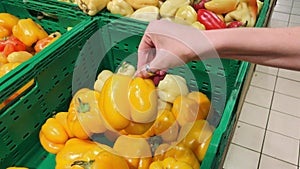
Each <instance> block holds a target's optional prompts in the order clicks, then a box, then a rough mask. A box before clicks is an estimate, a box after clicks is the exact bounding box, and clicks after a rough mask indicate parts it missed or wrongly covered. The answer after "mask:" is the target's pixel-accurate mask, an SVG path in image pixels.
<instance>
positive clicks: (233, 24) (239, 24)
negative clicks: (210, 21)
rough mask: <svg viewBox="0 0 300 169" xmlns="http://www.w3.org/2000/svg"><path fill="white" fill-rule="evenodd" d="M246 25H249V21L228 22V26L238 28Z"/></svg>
mask: <svg viewBox="0 0 300 169" xmlns="http://www.w3.org/2000/svg"><path fill="white" fill-rule="evenodd" d="M245 25H247V23H245V24H244V23H243V22H241V21H233V22H230V23H229V24H227V28H238V27H244V26H245Z"/></svg>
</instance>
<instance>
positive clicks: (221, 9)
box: [204, 0, 239, 14]
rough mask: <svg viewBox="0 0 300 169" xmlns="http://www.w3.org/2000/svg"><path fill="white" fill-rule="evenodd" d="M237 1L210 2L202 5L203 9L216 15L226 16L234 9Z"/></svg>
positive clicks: (213, 0)
mask: <svg viewBox="0 0 300 169" xmlns="http://www.w3.org/2000/svg"><path fill="white" fill-rule="evenodd" d="M238 3H239V0H211V1H208V2H206V3H204V7H205V9H207V10H210V11H212V12H214V13H216V14H226V13H228V12H231V11H233V10H235V9H236V7H237V5H238Z"/></svg>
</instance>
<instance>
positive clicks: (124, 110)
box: [99, 74, 131, 130]
mask: <svg viewBox="0 0 300 169" xmlns="http://www.w3.org/2000/svg"><path fill="white" fill-rule="evenodd" d="M130 82H131V77H129V76H126V75H120V74H113V75H112V76H110V77H109V78H108V79H107V80H106V81H105V83H104V85H103V88H102V91H101V97H100V101H99V108H100V110H101V114H102V116H103V119H104V121H105V123H106V124H107V128H108V129H110V130H122V129H124V128H126V127H127V126H128V125H129V123H130V106H129V103H128V88H129V85H130Z"/></svg>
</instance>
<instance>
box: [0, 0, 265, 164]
mask: <svg viewBox="0 0 300 169" xmlns="http://www.w3.org/2000/svg"><path fill="white" fill-rule="evenodd" d="M0 9H1V8H0ZM3 9H5V8H3ZM267 11H268V1H265V5H264V7H263V10H262V12H261V15H260V18H259V20H258V22H257V26H262V22H264V20H265V19H266V18H265V16H266V14H265V13H266V12H267ZM137 23H140V22H138V21H137V22H128V19H126V18H122V19H116V18H113V17H111V18H108V17H101V16H100V17H95V18H94V19H90V20H85V21H83V22H81V23H79V24H78V26H76V27H74V28H73V29H72V32H71V31H70V32H68V33H66V35H68V36H64V38H60V39H58V40H57V43H53V45H52V48H51V49H52V50H50V49H49V50H45V52H44V54H43V55H40V57H37V58H36V59H35V60H34V61H33V62H32V63H31V64H28V65H26V66H24V67H22V69H19V72H18V74H16V76H14V78H11V79H7V80H6V82H5V83H3V85H2V84H1V87H0V89H1V91H4V90H2V89H5V91H7V92H0V98H3V97H4V98H7V97H8V96H9V94H12V93H14V92H15V91H17V90H18V89H19V88H20V87H22V86H23V85H25V84H26V83H28V82H29V81H30V80H31V79H34V80H35V84H34V86H33V87H32V88H30V89H29V90H28V91H27V92H26V93H25V94H24V95H23V96H22V97H19V98H18V99H17V100H15V101H14V104H12V105H10V107H7V108H6V109H4V110H1V113H0V142H1V143H2V146H1V147H0V160H1V161H0V168H5V167H7V166H13V165H15V166H25V167H29V168H30V169H54V166H55V155H53V154H49V153H47V152H46V151H45V150H44V149H43V148H42V147H41V145H40V143H39V139H38V132H39V130H40V127H41V125H42V124H43V123H44V122H45V120H46V119H47V118H48V117H50V116H52V115H53V114H54V113H55V112H59V111H67V108H68V106H69V103H70V100H71V98H72V94H74V92H76V91H77V90H78V89H80V88H82V87H88V88H92V87H93V83H94V81H95V79H96V77H97V74H98V73H99V72H100V71H101V70H103V69H110V70H115V69H116V68H117V67H118V66H119V65H120V63H121V62H122V61H124V60H126V61H128V62H130V63H133V64H135V63H136V51H137V46H138V44H139V41H140V39H141V37H142V34H143V31H144V30H145V27H146V25H144V24H137ZM99 29H100V30H99ZM248 68H249V64H248V63H246V62H240V61H235V60H226V59H222V60H221V62H220V61H218V60H214V59H211V60H207V61H205V62H200V61H199V62H191V63H190V64H188V65H186V66H182V67H179V68H174V69H172V70H170V72H171V73H174V74H179V75H182V76H183V77H185V78H186V79H187V82H188V84H189V86H190V88H191V89H197V90H200V91H202V92H204V93H205V94H207V95H208V96H209V98H210V99H211V101H212V104H213V107H214V109H215V111H214V112H213V117H211V118H210V123H212V124H213V125H215V126H216V130H215V132H214V134H213V137H212V140H211V143H210V145H209V147H208V150H207V154H206V156H205V158H204V161H203V162H202V164H201V169H211V168H218V167H219V164H220V160H221V159H222V156H223V152H224V148H225V147H226V145H227V144H228V136H229V135H230V132H231V130H232V126H233V124H234V120H235V116H236V113H235V111H236V108H237V104H238V101H239V95H240V92H241V86H242V84H243V81H244V78H245V76H246V73H247V70H248ZM20 70H22V71H20ZM186 70H187V71H188V75H187V71H186ZM211 79H214V80H213V81H211ZM12 86H14V87H12Z"/></svg>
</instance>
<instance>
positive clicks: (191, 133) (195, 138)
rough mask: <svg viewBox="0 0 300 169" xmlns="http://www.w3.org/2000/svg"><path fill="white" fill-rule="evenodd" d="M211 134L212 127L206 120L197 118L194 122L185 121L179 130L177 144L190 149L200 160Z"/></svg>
mask: <svg viewBox="0 0 300 169" xmlns="http://www.w3.org/2000/svg"><path fill="white" fill-rule="evenodd" d="M212 134H213V128H212V127H211V126H210V125H209V123H208V122H207V121H206V120H197V121H195V122H190V123H186V124H185V125H184V126H182V128H181V130H180V132H179V136H178V141H180V144H179V145H182V146H184V147H187V148H189V149H191V150H192V151H193V152H194V153H195V155H196V156H197V158H198V160H199V161H202V160H203V158H204V155H205V153H206V150H207V147H208V145H209V143H210V139H211V137H212Z"/></svg>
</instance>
